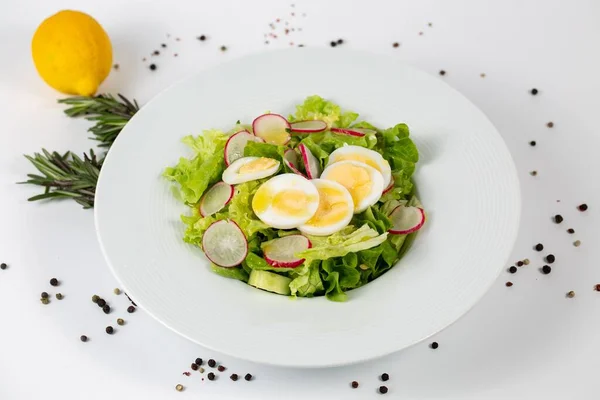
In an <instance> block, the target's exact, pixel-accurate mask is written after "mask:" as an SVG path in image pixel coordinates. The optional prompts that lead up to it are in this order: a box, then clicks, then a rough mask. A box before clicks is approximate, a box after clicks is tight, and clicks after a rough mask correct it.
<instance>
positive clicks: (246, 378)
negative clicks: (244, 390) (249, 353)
mask: <svg viewBox="0 0 600 400" xmlns="http://www.w3.org/2000/svg"><path fill="white" fill-rule="evenodd" d="M244 379H245V380H247V381H251V380H252V374H246V376H244Z"/></svg>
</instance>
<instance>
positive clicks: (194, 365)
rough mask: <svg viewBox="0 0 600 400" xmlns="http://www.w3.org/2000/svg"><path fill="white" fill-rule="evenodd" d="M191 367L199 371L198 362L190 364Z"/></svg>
mask: <svg viewBox="0 0 600 400" xmlns="http://www.w3.org/2000/svg"><path fill="white" fill-rule="evenodd" d="M190 368H192V369H193V370H194V371H198V368H199V367H198V364H196V363H192V365H191V366H190Z"/></svg>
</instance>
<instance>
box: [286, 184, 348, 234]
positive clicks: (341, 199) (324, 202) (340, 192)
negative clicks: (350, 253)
mask: <svg viewBox="0 0 600 400" xmlns="http://www.w3.org/2000/svg"><path fill="white" fill-rule="evenodd" d="M311 182H312V184H313V185H315V186H316V187H317V190H318V191H319V208H317V212H316V213H315V215H313V216H312V218H311V219H309V220H308V221H307V222H306V223H305V224H304V225H300V226H299V227H298V229H299V230H300V232H303V233H306V234H308V235H314V236H326V235H331V234H332V233H335V232H338V231H340V230H342V229H343V228H344V227H346V226H347V225H348V224H349V223H350V220H351V219H352V215H353V214H354V202H353V201H352V196H351V195H350V192H348V189H346V188H345V187H344V186H342V185H340V184H339V183H337V182H334V181H327V180H324V179H313V180H312V181H311Z"/></svg>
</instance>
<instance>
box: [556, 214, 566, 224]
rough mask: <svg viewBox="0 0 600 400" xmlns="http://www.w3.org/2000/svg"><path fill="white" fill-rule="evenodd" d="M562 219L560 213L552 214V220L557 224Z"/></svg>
mask: <svg viewBox="0 0 600 400" xmlns="http://www.w3.org/2000/svg"><path fill="white" fill-rule="evenodd" d="M563 220H564V219H563V217H562V215H560V214H556V215H555V216H554V222H556V223H557V224H560V223H561V222H563Z"/></svg>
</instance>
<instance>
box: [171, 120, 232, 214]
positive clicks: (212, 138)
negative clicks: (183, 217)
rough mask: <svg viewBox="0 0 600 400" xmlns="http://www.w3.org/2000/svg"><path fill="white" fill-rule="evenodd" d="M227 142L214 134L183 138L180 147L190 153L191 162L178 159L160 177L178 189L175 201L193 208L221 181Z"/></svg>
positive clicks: (222, 134) (212, 132)
mask: <svg viewBox="0 0 600 400" xmlns="http://www.w3.org/2000/svg"><path fill="white" fill-rule="evenodd" d="M227 138H228V136H227V135H225V134H224V133H223V132H221V131H217V130H208V131H204V132H203V134H202V135H200V136H197V137H193V136H186V137H184V138H183V143H185V144H186V145H188V146H189V147H190V148H191V149H192V150H194V152H195V155H194V158H192V159H187V158H185V157H181V158H180V159H179V163H177V165H176V166H175V167H168V168H166V169H165V171H164V173H163V176H164V177H165V178H167V179H168V180H170V181H172V182H176V183H177V184H178V185H179V197H180V198H181V199H182V200H183V201H184V202H186V203H187V204H196V203H197V202H198V200H200V197H201V196H202V194H203V193H204V191H205V190H206V189H207V188H208V187H209V186H210V185H212V184H214V183H216V182H218V181H219V180H221V175H222V174H223V171H224V170H225V160H224V157H223V149H224V148H225V143H226V142H227Z"/></svg>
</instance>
